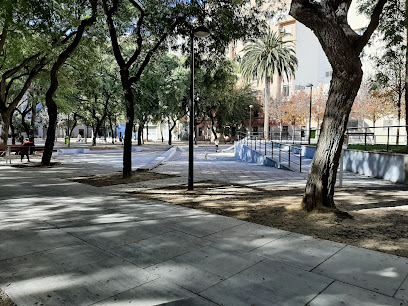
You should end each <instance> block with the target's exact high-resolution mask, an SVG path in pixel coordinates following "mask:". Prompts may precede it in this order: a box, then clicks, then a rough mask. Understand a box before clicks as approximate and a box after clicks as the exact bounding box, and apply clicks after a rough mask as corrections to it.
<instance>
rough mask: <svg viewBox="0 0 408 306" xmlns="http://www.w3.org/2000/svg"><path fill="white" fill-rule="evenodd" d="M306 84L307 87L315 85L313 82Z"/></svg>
mask: <svg viewBox="0 0 408 306" xmlns="http://www.w3.org/2000/svg"><path fill="white" fill-rule="evenodd" d="M305 86H306V87H313V84H312V83H309V84H306V85H305Z"/></svg>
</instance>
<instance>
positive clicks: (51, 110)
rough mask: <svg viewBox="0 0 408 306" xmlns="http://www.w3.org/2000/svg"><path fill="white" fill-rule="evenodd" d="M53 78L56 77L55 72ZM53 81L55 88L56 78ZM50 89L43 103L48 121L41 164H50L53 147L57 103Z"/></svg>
mask: <svg viewBox="0 0 408 306" xmlns="http://www.w3.org/2000/svg"><path fill="white" fill-rule="evenodd" d="M55 78H56V74H55ZM54 82H56V83H57V85H56V88H57V87H58V80H56V79H55V80H54ZM51 83H53V81H51ZM56 88H55V90H56ZM50 89H51V88H50ZM50 89H49V90H48V91H47V93H46V95H45V103H46V105H47V111H48V121H49V122H48V129H47V138H46V140H45V145H44V153H43V156H42V159H41V163H42V165H43V166H50V165H51V157H52V151H53V149H54V140H55V129H56V127H57V116H58V109H57V104H56V103H55V101H54V99H53V95H54V92H55V91H53V90H50Z"/></svg>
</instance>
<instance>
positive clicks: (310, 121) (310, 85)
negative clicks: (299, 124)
mask: <svg viewBox="0 0 408 306" xmlns="http://www.w3.org/2000/svg"><path fill="white" fill-rule="evenodd" d="M306 87H310V102H309V138H308V141H307V143H308V144H310V136H311V131H312V93H313V91H312V90H313V84H312V83H309V84H307V85H306Z"/></svg>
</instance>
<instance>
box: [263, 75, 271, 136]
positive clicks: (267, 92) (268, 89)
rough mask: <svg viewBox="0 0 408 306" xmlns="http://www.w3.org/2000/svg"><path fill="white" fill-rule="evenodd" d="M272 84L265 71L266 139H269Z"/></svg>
mask: <svg viewBox="0 0 408 306" xmlns="http://www.w3.org/2000/svg"><path fill="white" fill-rule="evenodd" d="M270 92H271V89H270V83H269V78H268V75H267V73H266V71H265V93H264V100H265V101H264V116H265V118H264V139H269V99H270Z"/></svg>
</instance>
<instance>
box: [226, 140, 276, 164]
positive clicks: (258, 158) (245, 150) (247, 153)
mask: <svg viewBox="0 0 408 306" xmlns="http://www.w3.org/2000/svg"><path fill="white" fill-rule="evenodd" d="M234 152H235V158H236V159H240V160H243V161H246V162H248V163H254V164H259V165H265V166H270V167H277V164H276V162H275V161H273V160H272V159H270V158H269V157H265V156H263V154H261V153H259V152H256V151H254V150H252V149H251V148H249V147H247V146H246V145H244V144H243V143H241V142H239V141H236V142H235V143H234Z"/></svg>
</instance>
